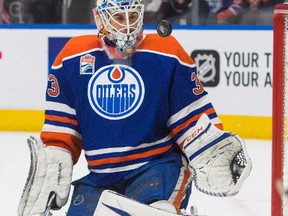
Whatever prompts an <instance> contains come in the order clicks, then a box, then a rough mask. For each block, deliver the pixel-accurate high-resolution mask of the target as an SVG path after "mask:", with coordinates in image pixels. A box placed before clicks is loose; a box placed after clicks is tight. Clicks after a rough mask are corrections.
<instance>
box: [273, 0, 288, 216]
mask: <svg viewBox="0 0 288 216" xmlns="http://www.w3.org/2000/svg"><path fill="white" fill-rule="evenodd" d="M273 19H274V20H273V111H272V124H273V127H272V129H273V132H272V185H271V188H272V192H271V199H272V202H271V203H272V206H271V215H272V216H284V215H287V204H286V203H287V198H286V197H285V196H284V192H283V188H285V187H286V188H288V187H287V186H288V179H287V178H288V162H287V158H288V155H287V154H288V151H287V148H288V147H287V144H288V143H287V142H288V122H287V117H288V66H287V62H288V53H287V52H288V34H287V33H288V4H286V3H283V4H278V5H276V6H275V8H274V18H273Z"/></svg>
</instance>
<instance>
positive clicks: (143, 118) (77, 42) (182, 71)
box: [41, 34, 222, 185]
mask: <svg viewBox="0 0 288 216" xmlns="http://www.w3.org/2000/svg"><path fill="white" fill-rule="evenodd" d="M113 49H114V48H113V47H110V48H109V46H103V43H102V42H101V38H99V37H98V36H97V35H87V36H79V37H74V38H71V39H70V40H69V41H68V42H67V44H66V45H65V46H64V48H63V49H62V50H61V51H60V53H59V54H58V56H57V57H56V59H55V61H54V63H53V65H52V67H51V71H50V73H49V76H48V85H47V92H46V105H47V106H46V110H45V123H44V126H43V128H42V131H41V139H42V141H43V142H44V143H45V144H46V145H48V146H58V147H62V148H65V149H67V150H69V151H70V152H71V154H72V157H73V161H74V163H76V162H77V160H78V158H79V156H80V153H81V151H82V149H83V150H84V152H85V157H86V159H87V164H88V168H89V170H90V172H91V173H93V179H91V181H93V184H95V185H100V184H103V182H105V184H108V185H110V184H113V183H115V182H117V181H119V180H120V179H121V178H123V176H125V175H127V174H129V172H131V171H133V170H136V169H140V168H141V167H143V166H144V165H147V164H149V163H153V161H155V159H157V158H161V157H163V156H164V155H165V154H167V153H168V152H170V151H173V150H175V149H176V148H178V149H181V148H182V145H181V144H182V143H183V142H184V140H185V138H186V137H187V136H189V135H190V134H191V133H192V129H191V128H192V127H193V126H194V125H195V123H196V122H197V119H198V118H199V117H200V116H201V114H203V113H207V114H208V116H209V117H210V119H211V121H212V123H214V124H215V125H216V126H218V127H219V128H222V124H221V122H220V120H219V119H218V116H217V114H216V112H215V109H214V108H213V106H212V104H211V102H210V99H209V96H208V94H207V92H206V91H205V90H204V89H203V87H202V85H201V83H200V81H199V80H198V78H197V68H196V65H195V63H194V61H193V60H192V59H191V58H190V56H189V55H188V54H187V53H186V52H185V51H184V49H183V48H182V47H181V45H180V44H179V43H178V42H177V40H176V39H175V38H174V37H173V36H169V37H166V38H162V37H160V36H158V35H157V34H148V35H145V37H144V40H143V41H142V43H141V44H140V45H139V47H138V48H137V50H136V51H135V53H134V54H133V55H132V57H130V58H126V59H121V58H119V59H117V58H110V57H109V53H113ZM190 131H191V133H189V132H190ZM91 178H92V177H91Z"/></svg>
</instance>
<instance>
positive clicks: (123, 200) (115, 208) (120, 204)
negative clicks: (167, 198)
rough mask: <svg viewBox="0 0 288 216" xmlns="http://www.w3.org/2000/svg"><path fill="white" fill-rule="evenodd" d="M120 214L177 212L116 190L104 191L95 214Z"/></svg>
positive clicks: (156, 215) (167, 215) (166, 215)
mask: <svg viewBox="0 0 288 216" xmlns="http://www.w3.org/2000/svg"><path fill="white" fill-rule="evenodd" d="M119 215H133V216H136V215H154V216H175V215H177V214H176V213H170V212H167V211H164V210H161V209H159V208H155V207H152V206H149V205H145V204H143V203H140V202H137V201H135V200H132V199H130V198H128V197H126V196H123V195H121V194H118V193H116V192H114V191H110V190H105V191H103V192H102V195H101V197H100V199H99V202H98V205H97V207H96V210H95V212H94V215H93V216H119Z"/></svg>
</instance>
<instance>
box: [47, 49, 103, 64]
mask: <svg viewBox="0 0 288 216" xmlns="http://www.w3.org/2000/svg"><path fill="white" fill-rule="evenodd" d="M97 50H100V51H103V50H104V48H103V47H102V48H93V49H90V50H85V52H81V53H76V54H74V55H71V56H67V57H64V58H63V59H62V62H64V61H66V60H69V59H73V58H75V57H77V56H82V55H85V54H86V53H90V52H94V51H97ZM62 62H61V64H59V65H52V67H51V68H52V69H59V68H61V67H62V66H63V64H62Z"/></svg>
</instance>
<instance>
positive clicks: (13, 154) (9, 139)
mask: <svg viewBox="0 0 288 216" xmlns="http://www.w3.org/2000/svg"><path fill="white" fill-rule="evenodd" d="M30 135H33V136H36V137H39V134H38V133H24V132H23V133H18V132H17V133H15V132H0V148H1V151H0V173H1V176H0V192H1V194H0V214H1V215H5V216H14V215H15V216H16V215H17V208H18V203H19V200H20V196H21V194H22V190H23V187H24V184H25V181H26V178H27V175H28V171H29V166H30V153H29V149H28V146H27V144H26V140H27V138H28V137H29V136H30ZM246 143H247V149H248V152H249V154H250V157H251V159H252V162H253V168H252V172H251V175H250V177H248V179H247V180H246V182H245V183H244V185H243V187H242V189H241V191H240V192H239V194H238V195H236V196H235V197H230V198H218V197H212V196H208V195H205V194H202V193H200V192H198V191H197V190H196V189H195V188H193V193H192V197H191V199H190V204H193V205H196V206H197V208H198V214H200V215H207V216H268V215H269V216H270V215H271V212H270V209H271V206H270V203H271V195H270V191H271V140H268V141H266V140H265V141H263V140H252V139H247V140H246ZM86 174H87V168H86V163H85V160H84V157H83V155H82V157H81V158H80V160H79V162H78V164H77V165H76V166H75V167H74V176H73V179H77V178H79V177H82V176H83V175H86ZM67 207H68V204H67V205H66V206H65V207H63V208H62V209H61V210H59V211H53V212H52V213H53V216H64V215H65V211H66V210H67Z"/></svg>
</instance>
